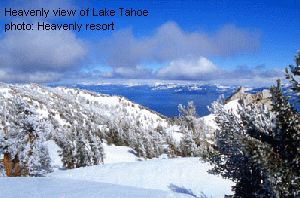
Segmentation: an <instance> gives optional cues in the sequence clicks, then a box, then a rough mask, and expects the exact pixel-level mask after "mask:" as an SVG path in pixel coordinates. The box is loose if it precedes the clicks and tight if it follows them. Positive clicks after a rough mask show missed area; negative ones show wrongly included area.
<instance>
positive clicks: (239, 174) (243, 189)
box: [210, 97, 266, 197]
mask: <svg viewBox="0 0 300 198" xmlns="http://www.w3.org/2000/svg"><path fill="white" fill-rule="evenodd" d="M211 110H212V113H214V115H215V121H216V123H217V125H218V129H217V131H216V151H215V152H214V153H213V154H212V155H211V156H210V161H211V162H213V163H214V165H215V167H214V169H213V170H212V172H213V173H219V174H221V175H222V176H223V177H225V178H230V179H232V180H234V181H236V183H237V184H236V186H235V187H234V190H235V197H256V196H258V195H259V196H266V193H265V192H264V187H263V183H262V182H264V178H263V176H262V174H261V173H262V168H261V166H260V165H259V164H256V163H254V162H253V160H252V159H251V156H249V155H248V152H247V150H246V147H245V142H247V140H248V138H249V137H248V136H247V135H246V132H247V129H246V128H245V125H244V124H243V120H241V119H240V117H239V116H238V115H237V114H236V112H233V111H232V110H227V109H226V108H224V99H223V98H222V97H221V98H220V99H219V100H218V101H216V102H214V103H213V104H212V109H211Z"/></svg>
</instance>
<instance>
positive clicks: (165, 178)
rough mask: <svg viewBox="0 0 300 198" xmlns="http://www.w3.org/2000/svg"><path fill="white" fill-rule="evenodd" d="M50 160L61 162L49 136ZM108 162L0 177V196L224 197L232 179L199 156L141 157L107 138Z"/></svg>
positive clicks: (105, 148) (56, 165) (57, 163)
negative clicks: (211, 171)
mask: <svg viewBox="0 0 300 198" xmlns="http://www.w3.org/2000/svg"><path fill="white" fill-rule="evenodd" d="M47 144H48V146H49V151H50V156H51V160H52V161H53V165H54V166H55V167H61V161H60V157H59V155H58V154H57V150H59V148H58V147H57V145H56V144H55V143H54V142H52V141H50V142H47ZM104 151H105V155H106V159H105V160H104V162H105V164H104V165H98V166H90V167H85V168H78V169H72V170H62V169H57V168H56V169H55V171H54V172H53V173H51V174H49V175H48V176H47V177H44V178H29V177H28V178H1V179H0V197H5V198H13V197H30V198H31V197H43V198H49V197H50V198H52V197H55V198H56V197H66V198H67V197H72V198H76V197H80V198H82V197H112V198H115V197H120V198H121V197H122V198H123V197H130V198H137V197H159V198H164V197H167V198H185V197H205V196H206V197H217V198H218V197H224V194H232V192H231V190H230V189H231V186H233V185H234V183H233V182H231V181H229V180H225V179H223V178H221V177H220V176H217V175H212V174H209V173H207V171H208V170H209V169H210V168H211V166H210V165H209V164H208V163H203V162H201V161H200V160H199V158H177V159H162V158H160V159H152V160H146V161H138V158H137V157H136V156H135V155H134V154H133V153H132V149H131V148H129V147H125V146H113V145H106V144H104Z"/></svg>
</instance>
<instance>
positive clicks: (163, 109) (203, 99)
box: [76, 85, 234, 117]
mask: <svg viewBox="0 0 300 198" xmlns="http://www.w3.org/2000/svg"><path fill="white" fill-rule="evenodd" d="M76 87H77V88H80V89H86V90H90V91H94V92H97V93H103V94H110V95H120V96H124V97H126V98H128V99H129V100H131V101H134V102H136V103H138V104H141V105H143V106H145V107H147V108H150V109H152V110H154V111H156V112H159V113H161V114H163V115H165V116H169V117H174V116H177V115H178V110H177V107H178V105H179V104H184V105H186V104H187V103H188V101H194V104H195V106H196V108H197V113H198V115H200V116H204V115H208V114H209V110H208V108H207V106H209V105H210V104H211V103H212V102H213V101H215V100H217V99H218V97H219V96H220V95H221V94H224V96H225V97H228V96H229V95H231V94H232V93H233V92H234V89H225V90H222V89H221V90H220V89H218V88H216V87H215V86H201V89H199V90H190V89H189V88H187V87H176V88H170V89H169V88H168V89H156V88H153V87H151V86H123V85H92V86H91V85H89V86H86V85H76Z"/></svg>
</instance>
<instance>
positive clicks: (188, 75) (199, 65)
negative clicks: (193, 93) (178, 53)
mask: <svg viewBox="0 0 300 198" xmlns="http://www.w3.org/2000/svg"><path fill="white" fill-rule="evenodd" d="M217 71H218V68H217V66H216V65H214V64H213V63H212V62H211V61H210V60H208V59H207V58H205V57H200V58H198V59H179V60H175V61H171V62H170V64H169V65H168V66H166V67H163V68H162V69H160V70H159V71H158V73H157V76H158V77H159V78H166V79H198V80H199V79H201V78H202V77H204V76H205V75H211V74H212V73H215V72H217Z"/></svg>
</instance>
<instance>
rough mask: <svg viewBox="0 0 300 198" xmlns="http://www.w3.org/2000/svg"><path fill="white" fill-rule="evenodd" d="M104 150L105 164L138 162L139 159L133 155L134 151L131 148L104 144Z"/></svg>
mask: <svg viewBox="0 0 300 198" xmlns="http://www.w3.org/2000/svg"><path fill="white" fill-rule="evenodd" d="M103 148H104V153H105V158H104V164H113V163H120V162H136V161H138V158H137V157H136V156H135V155H134V154H133V149H132V148H130V147H127V146H114V145H107V144H106V143H103Z"/></svg>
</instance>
